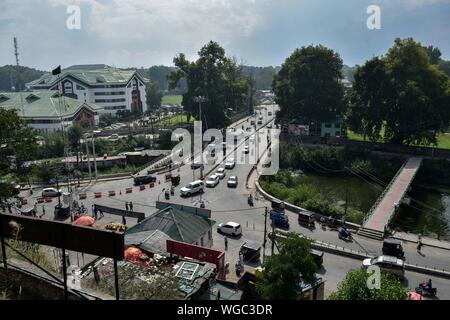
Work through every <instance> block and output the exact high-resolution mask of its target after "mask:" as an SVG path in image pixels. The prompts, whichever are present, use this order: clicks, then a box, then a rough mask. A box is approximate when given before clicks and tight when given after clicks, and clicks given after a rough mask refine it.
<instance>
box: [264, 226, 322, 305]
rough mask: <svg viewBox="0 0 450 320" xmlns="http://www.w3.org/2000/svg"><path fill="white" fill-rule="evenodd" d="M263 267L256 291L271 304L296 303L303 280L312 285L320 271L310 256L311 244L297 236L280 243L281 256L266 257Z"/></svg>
mask: <svg viewBox="0 0 450 320" xmlns="http://www.w3.org/2000/svg"><path fill="white" fill-rule="evenodd" d="M263 267H264V272H263V275H262V277H261V278H260V279H258V282H257V284H256V289H257V291H258V293H259V294H260V295H261V296H262V297H263V298H264V299H269V300H280V299H281V300H287V299H289V300H291V299H297V297H298V294H299V291H298V288H299V283H300V278H302V279H303V280H305V281H306V282H309V283H313V282H314V280H315V272H316V271H317V269H318V267H317V265H316V263H315V262H314V259H313V257H312V255H311V242H310V241H309V240H307V239H304V238H301V237H300V236H299V235H297V234H295V233H289V234H288V235H287V237H286V238H285V239H283V240H281V241H279V253H278V254H276V255H273V256H270V257H267V258H266V260H265V261H264V263H263Z"/></svg>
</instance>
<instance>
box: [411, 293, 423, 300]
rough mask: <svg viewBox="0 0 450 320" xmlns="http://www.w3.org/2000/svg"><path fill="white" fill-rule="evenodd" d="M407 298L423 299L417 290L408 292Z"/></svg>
mask: <svg viewBox="0 0 450 320" xmlns="http://www.w3.org/2000/svg"><path fill="white" fill-rule="evenodd" d="M409 300H423V297H422V295H420V294H418V293H417V292H410V293H409Z"/></svg>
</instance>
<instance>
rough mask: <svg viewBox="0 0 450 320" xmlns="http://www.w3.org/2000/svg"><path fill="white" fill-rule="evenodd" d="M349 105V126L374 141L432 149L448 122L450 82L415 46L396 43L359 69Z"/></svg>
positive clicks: (449, 118) (413, 42)
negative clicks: (423, 146)
mask: <svg viewBox="0 0 450 320" xmlns="http://www.w3.org/2000/svg"><path fill="white" fill-rule="evenodd" d="M349 104H350V106H349V110H348V114H347V124H348V126H349V127H350V129H352V130H353V131H355V132H357V133H360V134H364V135H368V136H369V138H370V139H372V140H378V139H380V138H383V139H384V141H386V142H390V143H394V144H403V143H415V144H424V145H428V144H436V143H437V140H436V136H437V134H438V133H440V132H442V131H444V130H445V129H447V128H448V125H449V122H450V110H449V107H448V106H449V105H450V87H449V79H448V77H447V76H446V75H445V74H444V73H443V72H442V71H440V70H439V69H438V68H437V67H436V66H434V65H431V64H430V62H429V58H428V55H427V52H426V50H425V49H424V48H423V47H422V46H421V45H420V44H419V43H417V42H415V41H414V40H413V39H411V38H408V39H404V40H401V39H396V40H395V43H394V46H393V47H392V48H390V49H389V51H388V53H387V55H386V56H385V57H381V58H379V57H376V58H373V59H371V60H369V61H367V62H366V63H365V64H364V65H363V66H361V67H358V69H357V71H356V73H355V82H354V85H353V91H352V92H351V93H350V98H349ZM382 130H384V134H383V135H382Z"/></svg>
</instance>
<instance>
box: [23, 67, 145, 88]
mask: <svg viewBox="0 0 450 320" xmlns="http://www.w3.org/2000/svg"><path fill="white" fill-rule="evenodd" d="M134 74H137V72H136V70H124V69H117V68H115V67H110V66H107V65H105V64H91V65H74V66H70V67H68V68H65V69H62V70H61V74H60V78H61V79H62V78H64V77H66V76H72V77H73V78H75V79H77V80H79V81H81V82H83V83H85V84H87V85H96V84H126V83H128V81H130V79H131V78H132V76H133V75H134ZM139 77H141V78H142V76H140V75H139ZM57 80H58V76H55V75H52V74H51V73H46V74H44V75H43V76H42V77H40V78H39V79H37V80H34V81H31V82H29V83H27V86H29V87H33V86H51V85H53V84H56V82H57ZM142 80H144V81H146V79H144V78H142Z"/></svg>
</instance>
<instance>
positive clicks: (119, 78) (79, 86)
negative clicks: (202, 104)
mask: <svg viewBox="0 0 450 320" xmlns="http://www.w3.org/2000/svg"><path fill="white" fill-rule="evenodd" d="M147 82H148V80H147V79H145V78H143V77H142V76H141V75H140V74H139V73H138V72H137V71H136V70H123V69H116V68H113V67H110V66H107V65H104V64H94V65H75V66H71V67H68V68H66V69H63V70H62V72H61V74H60V75H58V76H55V75H52V74H51V73H48V74H45V75H43V76H42V77H41V78H39V79H37V80H34V81H32V82H29V83H28V84H27V87H28V88H29V89H31V90H33V91H36V90H55V91H57V90H58V87H59V89H60V90H61V92H63V94H64V95H65V96H66V97H70V98H73V99H77V100H78V101H80V102H86V103H95V104H97V105H99V106H101V107H103V113H110V114H112V115H115V114H116V113H117V111H119V110H128V111H130V112H138V113H142V112H145V111H146V110H147V103H146V95H145V89H146V83H147Z"/></svg>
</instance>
